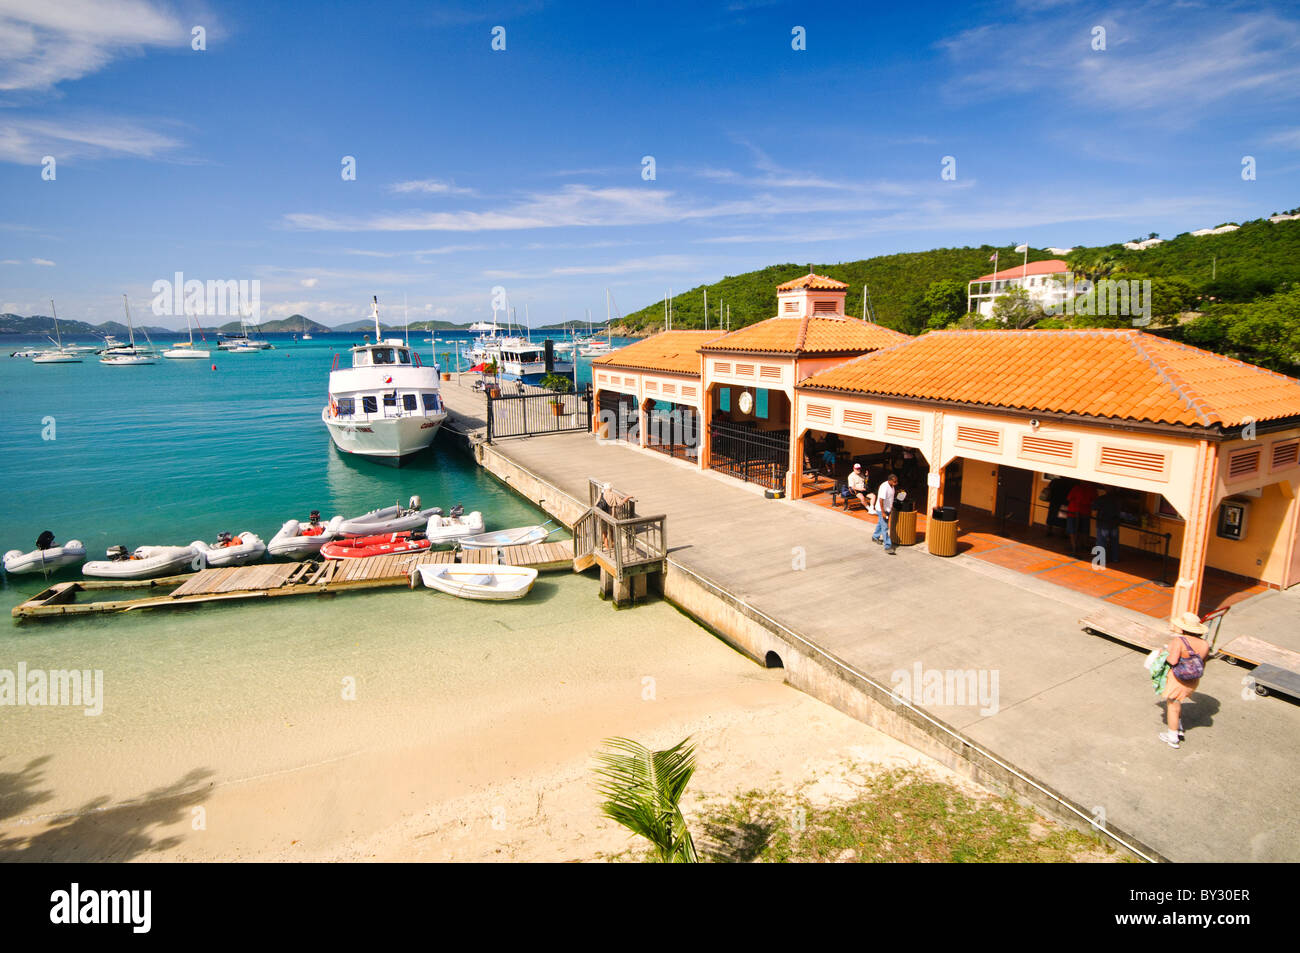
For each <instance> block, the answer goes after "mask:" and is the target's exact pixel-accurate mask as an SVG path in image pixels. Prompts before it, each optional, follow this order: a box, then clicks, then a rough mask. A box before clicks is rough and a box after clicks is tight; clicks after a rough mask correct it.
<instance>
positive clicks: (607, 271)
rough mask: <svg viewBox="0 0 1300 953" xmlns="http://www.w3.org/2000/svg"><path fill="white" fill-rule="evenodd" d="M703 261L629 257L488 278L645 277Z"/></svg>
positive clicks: (492, 272)
mask: <svg viewBox="0 0 1300 953" xmlns="http://www.w3.org/2000/svg"><path fill="white" fill-rule="evenodd" d="M699 265H700V263H699V259H697V258H691V257H689V256H686V255H652V256H650V257H647V258H629V259H624V260H623V261H616V262H607V263H604V264H594V263H593V264H576V265H558V266H556V267H554V268H545V269H539V270H536V271H509V270H501V269H487V270H485V271H483V272H482V276H483V277H484V278H488V279H491V280H493V281H506V280H512V281H537V280H541V279H545V278H564V277H574V276H577V275H645V274H663V273H665V272H671V273H680V272H685V271H694V270H696V269H698V268H699Z"/></svg>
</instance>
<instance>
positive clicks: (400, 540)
mask: <svg viewBox="0 0 1300 953" xmlns="http://www.w3.org/2000/svg"><path fill="white" fill-rule="evenodd" d="M432 545H433V543H432V542H431V541H430V540H429V538H428V537H427V536H425V535H424V534H423V533H418V532H411V533H385V534H383V535H379V536H350V537H348V538H347V539H335V540H331V541H330V542H328V543H326V544H325V545H324V546H322V547H321V548H320V554H321V555H322V556H324V557H325V558H326V559H365V558H366V557H367V556H398V555H401V554H402V553H412V554H415V553H422V552H424V551H425V550H427V549H428V548H429V547H430V546H432Z"/></svg>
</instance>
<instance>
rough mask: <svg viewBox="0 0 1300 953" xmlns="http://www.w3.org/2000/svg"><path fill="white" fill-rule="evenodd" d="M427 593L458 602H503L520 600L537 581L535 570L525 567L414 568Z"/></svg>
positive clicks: (457, 566) (425, 566) (467, 566)
mask: <svg viewBox="0 0 1300 953" xmlns="http://www.w3.org/2000/svg"><path fill="white" fill-rule="evenodd" d="M415 569H416V571H417V572H418V573H419V574H420V578H421V579H423V580H424V584H425V585H426V586H428V587H429V588H430V589H437V590H438V591H439V592H445V593H447V594H448V595H451V596H459V597H460V598H461V599H482V600H485V601H488V602H504V601H506V600H508V599H522V598H523V597H524V596H526V595H528V593H529V591H530V590H531V589H532V588H533V583H535V582H536V581H537V570H536V569H529V568H527V567H525V566H487V565H465V566H459V565H434V564H431V563H421V564H420V565H418V566H416V567H415Z"/></svg>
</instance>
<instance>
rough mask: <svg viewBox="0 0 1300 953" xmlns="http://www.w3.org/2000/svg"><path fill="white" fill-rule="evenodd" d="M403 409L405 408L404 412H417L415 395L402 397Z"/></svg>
mask: <svg viewBox="0 0 1300 953" xmlns="http://www.w3.org/2000/svg"><path fill="white" fill-rule="evenodd" d="M402 408H403V409H404V410H415V395H414V394H403V395H402Z"/></svg>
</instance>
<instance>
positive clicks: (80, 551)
mask: <svg viewBox="0 0 1300 953" xmlns="http://www.w3.org/2000/svg"><path fill="white" fill-rule="evenodd" d="M85 558H86V547H85V545H84V544H82V542H81V540H79V539H70V540H68V541H67V542H66V543H64V544H62V545H59V544H58V543H56V542H55V541H54V534H53V533H51V532H50V531H49V530H48V529H47V530H46V531H45V532H43V533H41V535H40V536H38V537H36V548H35V549H33V550H32V551H31V552H30V553H24V552H22V551H21V550H17V549H11V550H9V552H7V553H5V555H4V567H5V572H7V573H10V574H11V575H15V576H16V575H18V574H19V573H25V572H53V571H54V570H56V569H62V568H63V567H64V566H71V565H72V564H73V563H79V562H81V561H82V560H83V559H85Z"/></svg>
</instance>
